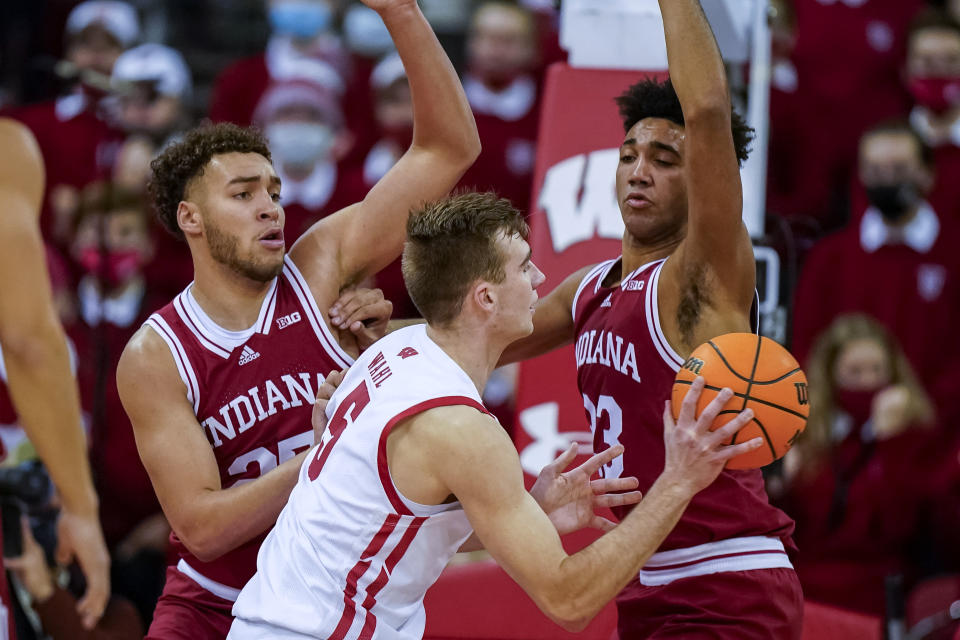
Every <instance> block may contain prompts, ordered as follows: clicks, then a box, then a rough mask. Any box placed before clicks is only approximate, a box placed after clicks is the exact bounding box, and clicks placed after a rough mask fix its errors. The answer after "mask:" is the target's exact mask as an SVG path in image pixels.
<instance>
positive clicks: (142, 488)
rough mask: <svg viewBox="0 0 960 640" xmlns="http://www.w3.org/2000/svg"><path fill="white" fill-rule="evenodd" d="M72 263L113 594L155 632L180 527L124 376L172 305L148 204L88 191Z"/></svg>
mask: <svg viewBox="0 0 960 640" xmlns="http://www.w3.org/2000/svg"><path fill="white" fill-rule="evenodd" d="M71 253H72V256H73V258H74V260H75V261H76V262H77V263H78V264H79V265H81V268H82V271H83V276H82V277H81V279H80V283H79V286H78V287H77V291H76V294H77V302H78V312H79V313H78V316H79V317H78V327H77V328H76V330H75V331H73V332H72V335H73V336H74V339H75V341H76V348H77V355H78V358H77V362H78V370H77V378H78V382H79V386H80V395H81V400H82V402H83V404H84V408H85V411H86V412H87V413H88V415H89V423H90V459H91V467H92V469H93V471H94V478H95V483H96V487H97V491H98V494H99V496H100V521H101V523H102V525H103V530H104V537H105V538H106V541H107V548H108V549H109V550H110V553H111V559H112V567H111V569H112V584H113V590H114V593H118V594H121V595H123V596H124V597H126V598H127V599H129V600H130V601H132V602H133V603H134V604H135V605H136V607H137V610H138V611H139V612H140V616H141V618H142V619H143V621H144V623H145V625H149V623H150V619H151V616H152V612H153V607H154V605H155V604H156V600H157V598H158V597H159V595H160V591H161V590H162V588H163V576H164V571H165V567H166V548H167V538H168V536H169V533H170V527H169V525H167V521H166V519H165V518H164V517H163V513H162V512H161V510H160V505H159V503H158V502H157V498H156V494H155V493H154V491H153V486H152V485H151V484H150V479H149V477H148V476H147V473H146V471H145V470H144V468H143V465H142V464H141V462H140V456H139V455H138V454H137V447H136V442H135V440H134V437H133V429H132V428H131V427H130V421H129V419H128V418H127V415H126V412H125V411H124V410H123V406H122V405H121V403H120V397H119V395H118V393H117V384H116V375H115V372H116V367H117V362H118V361H119V359H120V354H121V353H122V351H123V347H124V345H125V344H126V343H127V341H128V340H129V339H130V337H131V336H132V335H133V334H134V332H136V330H137V329H139V328H140V326H141V325H142V324H143V322H144V321H145V320H146V318H147V317H148V316H149V315H150V314H151V313H152V312H153V311H156V309H158V308H159V307H160V306H162V304H163V296H164V295H165V294H158V293H157V292H155V291H152V290H151V289H150V288H149V287H148V286H147V279H146V277H145V275H144V274H145V268H146V266H147V265H148V264H149V263H150V261H151V260H152V259H153V256H154V244H153V240H152V237H151V227H150V214H149V213H148V211H147V208H146V206H145V204H144V201H143V198H142V195H141V194H140V193H138V192H133V191H129V190H125V189H123V188H122V187H117V186H115V185H110V184H105V183H97V184H93V185H90V186H88V187H87V189H85V190H84V192H83V196H82V200H81V206H80V209H79V213H78V218H77V223H76V231H75V234H74V237H73V241H72V243H71Z"/></svg>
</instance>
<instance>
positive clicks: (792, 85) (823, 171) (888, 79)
mask: <svg viewBox="0 0 960 640" xmlns="http://www.w3.org/2000/svg"><path fill="white" fill-rule="evenodd" d="M925 5H926V0H787V1H786V2H783V3H780V11H781V13H786V14H787V15H789V16H790V22H792V24H793V25H794V29H793V31H792V34H791V37H790V38H789V40H785V39H783V38H780V39H778V41H777V42H775V44H776V45H777V46H778V47H781V50H780V51H779V52H777V53H780V54H781V55H782V53H788V55H789V59H790V62H791V63H792V69H789V71H788V67H786V66H784V65H782V64H781V65H779V67H775V69H774V71H775V72H777V73H778V75H776V76H774V87H773V92H772V95H771V128H770V175H771V180H770V194H769V196H768V197H769V204H770V206H771V211H773V212H775V213H778V214H781V215H785V216H787V217H807V218H811V219H812V220H814V221H815V222H816V224H817V225H819V227H820V228H821V229H824V230H828V231H829V230H835V229H838V228H839V227H840V226H842V225H843V223H844V221H845V220H846V216H847V214H848V213H849V211H848V203H849V194H850V187H851V183H852V179H853V175H854V174H855V168H856V161H857V142H858V140H859V138H860V135H861V134H862V133H863V132H864V131H865V130H866V129H868V128H869V127H871V126H873V125H875V124H877V123H879V122H882V121H884V120H886V119H889V118H894V117H899V116H900V115H901V114H904V113H906V111H907V109H908V108H909V104H910V101H909V96H908V94H907V92H906V90H905V88H904V87H903V83H902V82H901V80H900V68H901V65H902V61H903V59H904V55H905V51H906V33H907V29H908V26H909V24H910V21H911V20H912V19H913V16H915V15H916V13H917V12H918V11H919V10H920V9H921V8H922V7H924V6H925ZM784 44H786V45H788V47H789V50H788V51H786V52H784V51H783V49H782V47H783V45H784ZM841 52H842V53H841ZM785 72H786V73H785ZM791 72H792V73H791ZM791 76H792V77H791ZM814 113H815V114H829V117H811V114H814Z"/></svg>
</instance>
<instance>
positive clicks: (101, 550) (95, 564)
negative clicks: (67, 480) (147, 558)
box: [56, 507, 110, 631]
mask: <svg viewBox="0 0 960 640" xmlns="http://www.w3.org/2000/svg"><path fill="white" fill-rule="evenodd" d="M56 558H57V563H58V564H61V565H67V564H70V562H71V561H73V560H76V561H77V564H79V565H80V569H81V570H82V571H83V575H84V577H85V578H86V579H87V590H86V591H85V592H84V594H83V597H82V598H80V601H79V602H78V603H77V613H78V614H79V615H80V619H81V620H82V621H83V627H84V628H85V629H87V630H88V631H89V630H90V629H93V627H94V626H95V625H96V624H97V621H98V620H99V619H100V616H102V615H103V610H104V609H105V608H106V606H107V599H108V598H109V597H110V555H109V554H108V553H107V545H106V544H105V543H104V541H103V532H102V531H101V529H100V520H99V518H98V517H97V513H96V511H94V512H93V513H82V514H81V513H74V512H72V511H70V510H69V509H67V508H66V507H61V508H60V518H59V519H58V521H57V553H56Z"/></svg>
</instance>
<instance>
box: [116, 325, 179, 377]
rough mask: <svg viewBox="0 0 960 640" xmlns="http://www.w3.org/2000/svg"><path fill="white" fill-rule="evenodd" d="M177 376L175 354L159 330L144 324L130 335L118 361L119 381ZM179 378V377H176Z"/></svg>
mask: <svg viewBox="0 0 960 640" xmlns="http://www.w3.org/2000/svg"><path fill="white" fill-rule="evenodd" d="M171 375H172V376H174V377H175V376H176V375H177V374H176V363H175V362H174V360H173V354H171V353H170V348H169V347H168V346H167V343H166V342H165V341H164V339H163V338H162V337H161V336H160V334H159V333H157V330H156V329H154V328H153V327H151V326H150V325H147V324H145V325H143V326H142V327H140V328H139V329H137V331H136V332H135V333H134V334H133V335H132V336H131V337H130V339H129V340H128V341H127V344H126V346H125V347H124V348H123V352H122V353H121V354H120V361H119V362H118V363H117V381H118V382H121V380H123V381H127V382H137V381H141V380H145V379H148V378H151V379H155V378H156V377H157V376H159V377H160V379H161V380H163V379H166V378H170V379H171V380H174V379H175V378H174V377H171ZM176 379H178V378H176Z"/></svg>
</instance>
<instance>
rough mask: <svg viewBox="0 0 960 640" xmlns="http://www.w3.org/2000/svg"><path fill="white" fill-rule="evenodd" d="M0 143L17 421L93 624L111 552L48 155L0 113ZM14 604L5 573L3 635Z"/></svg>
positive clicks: (1, 314) (2, 255) (7, 363)
mask: <svg viewBox="0 0 960 640" xmlns="http://www.w3.org/2000/svg"><path fill="white" fill-rule="evenodd" d="M0 149H3V153H2V154H0V202H3V224H0V283H2V284H0V347H2V348H3V357H2V359H0V365H2V366H3V367H5V369H6V373H7V384H8V386H9V388H10V396H11V398H12V400H13V404H14V407H15V408H16V411H17V416H18V417H19V419H20V424H21V426H22V427H23V429H24V431H26V433H27V436H28V437H29V439H30V442H32V443H33V445H34V447H36V449H37V453H38V454H39V456H40V459H41V460H42V461H43V463H44V465H45V466H46V468H47V472H48V473H49V474H50V478H51V479H52V480H53V483H54V485H56V487H57V492H58V494H59V497H60V505H61V507H60V519H59V521H58V525H57V541H58V545H59V547H58V549H57V561H58V562H59V563H61V564H66V563H68V562H70V561H71V560H72V559H73V557H76V560H77V562H78V563H79V564H80V567H81V568H82V569H83V573H84V576H85V577H86V580H87V591H86V593H85V594H84V597H83V598H82V599H81V600H80V601H79V602H78V604H77V612H78V613H79V614H80V616H81V619H82V620H83V625H84V627H86V628H87V629H88V630H89V629H92V628H93V627H94V625H96V623H97V620H98V619H99V618H100V616H101V615H102V614H103V609H104V607H105V606H106V604H107V598H108V597H109V595H110V574H109V565H110V558H109V556H108V554H107V547H106V545H105V544H104V541H103V533H102V531H101V530H100V519H99V513H98V503H97V495H96V493H95V491H94V488H93V480H92V478H91V477H90V463H89V461H88V459H87V445H86V441H85V439H84V434H83V427H82V425H83V422H82V420H81V418H80V400H79V397H78V394H77V384H76V381H75V380H74V379H73V375H72V374H71V373H70V362H69V355H68V352H67V343H66V339H65V337H64V334H63V328H62V327H61V326H60V323H59V320H58V319H57V312H56V310H55V309H54V306H53V294H52V293H51V291H50V281H49V277H48V276H47V269H46V267H45V266H44V253H43V252H44V250H43V240H42V238H41V237H40V227H39V223H38V218H39V216H40V205H41V201H42V198H43V181H44V174H43V159H42V158H41V157H40V149H39V148H38V147H37V143H36V141H35V140H34V138H33V136H32V135H30V132H29V131H28V130H27V129H26V128H25V127H24V126H23V125H21V124H18V123H16V122H14V121H12V120H8V119H0ZM0 453H2V452H0ZM8 524H11V525H12V526H14V527H16V526H17V523H8ZM9 604H10V600H9V594H8V593H7V581H6V580H5V579H2V576H0V638H8V637H13V636H12V633H13V612H12V611H11V610H10V609H9Z"/></svg>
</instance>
